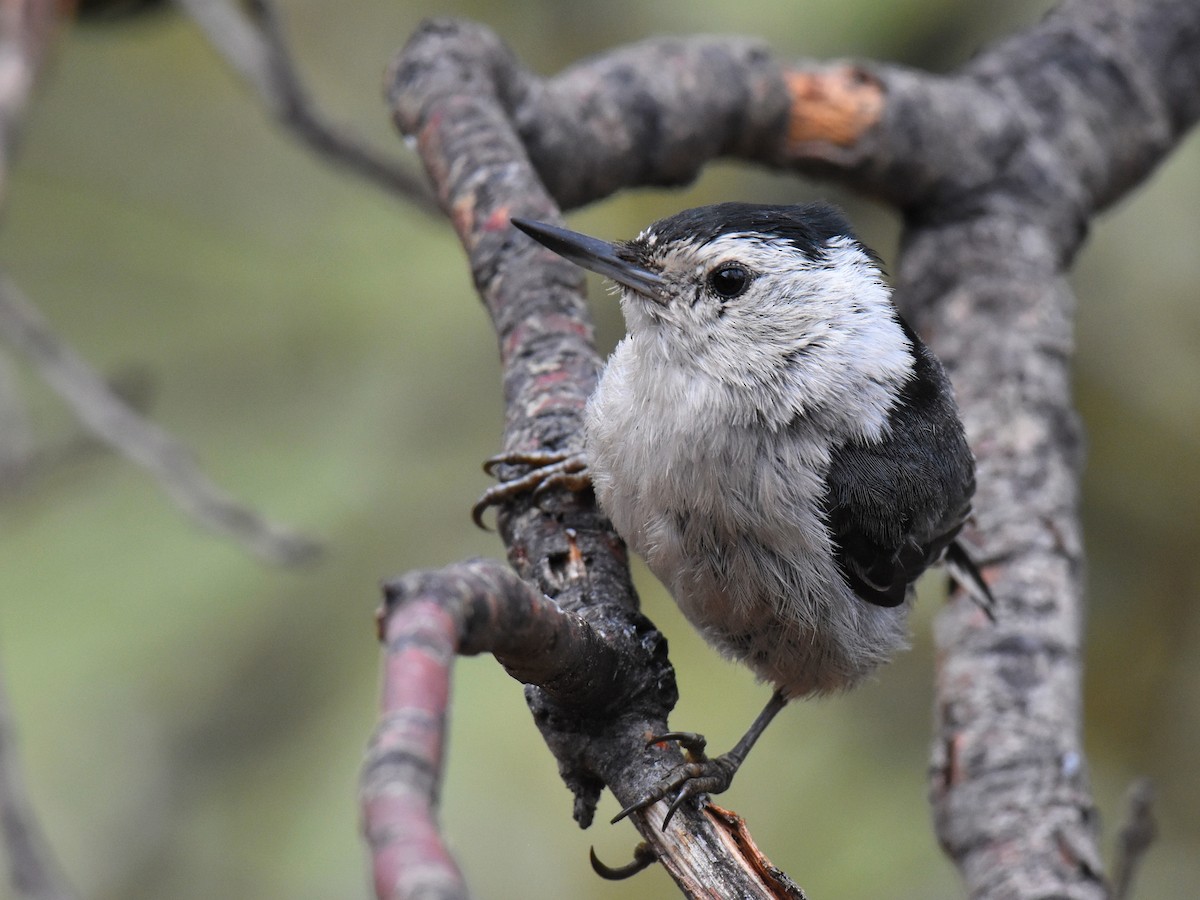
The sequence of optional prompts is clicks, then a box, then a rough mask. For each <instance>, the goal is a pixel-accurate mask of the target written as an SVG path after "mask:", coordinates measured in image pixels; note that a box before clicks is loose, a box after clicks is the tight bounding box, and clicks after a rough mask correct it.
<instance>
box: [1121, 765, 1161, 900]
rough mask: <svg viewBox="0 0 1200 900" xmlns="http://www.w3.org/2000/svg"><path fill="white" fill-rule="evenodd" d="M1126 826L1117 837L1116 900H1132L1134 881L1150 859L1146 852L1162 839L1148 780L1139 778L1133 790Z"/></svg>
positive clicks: (1130, 791) (1128, 794)
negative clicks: (1157, 840) (1145, 860)
mask: <svg viewBox="0 0 1200 900" xmlns="http://www.w3.org/2000/svg"><path fill="white" fill-rule="evenodd" d="M1125 802H1126V804H1127V807H1128V809H1127V811H1126V814H1125V815H1126V818H1125V823H1124V824H1123V825H1122V826H1121V831H1120V833H1119V834H1118V835H1117V859H1116V862H1115V863H1114V864H1113V890H1112V900H1129V898H1130V897H1132V896H1133V877H1134V875H1136V874H1137V870H1138V867H1139V866H1140V865H1141V863H1142V860H1143V859H1144V858H1145V856H1146V851H1148V850H1149V849H1150V847H1151V846H1152V845H1153V844H1154V841H1155V840H1156V839H1157V838H1158V822H1157V821H1156V820H1155V818H1154V785H1153V784H1152V783H1151V782H1150V779H1148V778H1139V779H1138V780H1137V781H1135V782H1134V783H1133V784H1131V785H1130V786H1129V791H1128V793H1127V794H1126V798H1125Z"/></svg>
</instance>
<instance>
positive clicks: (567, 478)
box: [471, 450, 591, 531]
mask: <svg viewBox="0 0 1200 900" xmlns="http://www.w3.org/2000/svg"><path fill="white" fill-rule="evenodd" d="M502 465H513V466H533V468H532V469H530V471H528V472H526V473H525V474H524V475H519V476H517V477H516V478H510V479H508V480H507V481H502V482H500V483H499V484H496V485H493V486H492V487H490V488H488V489H487V490H486V491H484V492H483V493H482V494H481V495H480V496H479V499H478V500H476V501H475V505H474V506H472V507H471V521H472V522H474V523H475V525H476V526H477V527H479V528H481V529H483V530H484V531H487V530H488V527H487V525H485V524H484V522H483V514H484V513H485V512H487V510H488V507H490V506H497V505H499V504H501V503H504V502H505V501H507V500H511V499H512V498H514V497H517V496H520V495H521V494H524V493H527V492H529V491H532V492H533V495H534V496H535V497H536V496H538V495H539V494H541V493H542V492H543V491H546V490H548V489H549V488H552V487H565V488H567V489H568V490H571V491H582V490H584V489H586V488H587V487H588V486H589V485H590V484H591V479H590V478H589V476H588V474H587V459H586V458H585V457H584V456H583V454H582V453H567V452H563V451H551V450H546V451H531V452H528V453H501V454H498V455H496V456H493V457H491V458H490V459H488V460H486V461H485V462H484V464H483V471H485V472H487V474H489V475H495V474H496V468H497V467H498V466H502Z"/></svg>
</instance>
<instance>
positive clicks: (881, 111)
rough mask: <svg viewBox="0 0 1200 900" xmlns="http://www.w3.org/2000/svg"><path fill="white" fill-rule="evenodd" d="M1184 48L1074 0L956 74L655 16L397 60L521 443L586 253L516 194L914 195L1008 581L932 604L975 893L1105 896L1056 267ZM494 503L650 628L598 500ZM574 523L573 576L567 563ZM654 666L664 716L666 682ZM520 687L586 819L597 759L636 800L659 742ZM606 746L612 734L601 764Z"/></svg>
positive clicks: (1157, 136)
mask: <svg viewBox="0 0 1200 900" xmlns="http://www.w3.org/2000/svg"><path fill="white" fill-rule="evenodd" d="M1198 45H1200V7H1198V6H1197V5H1196V4H1195V3H1192V2H1187V0H1156V2H1145V3H1138V4H1132V3H1125V2H1121V0H1104V2H1101V0H1067V2H1064V3H1063V4H1062V5H1061V6H1060V7H1059V9H1058V10H1056V11H1055V12H1054V13H1053V14H1051V15H1050V16H1048V17H1047V18H1046V19H1045V20H1043V21H1042V22H1041V23H1039V24H1038V25H1036V26H1034V27H1032V28H1030V29H1029V30H1027V31H1026V32H1024V33H1023V34H1020V35H1017V36H1016V37H1014V38H1012V39H1010V40H1008V41H1005V42H1002V43H1000V44H998V45H996V46H994V47H992V48H990V49H988V50H987V51H985V52H984V53H982V54H980V55H979V56H978V57H976V58H975V59H974V60H973V61H972V62H971V63H969V64H968V65H966V66H964V67H963V68H962V69H961V70H960V71H958V72H956V73H952V74H951V75H948V76H932V75H928V74H925V73H921V72H916V71H912V70H909V69H904V68H900V67H895V66H888V65H882V64H876V63H866V62H861V63H836V64H815V63H808V62H785V61H780V60H778V59H776V58H774V57H773V56H772V55H771V54H770V53H769V52H768V50H767V49H766V48H765V47H764V45H763V44H761V43H759V42H757V41H751V40H739V39H713V38H664V39H656V40H652V41H647V42H644V43H641V44H636V45H632V46H629V47H624V48H620V49H617V50H614V51H612V52H611V53H607V54H605V55H603V56H599V57H596V58H594V59H591V60H587V61H585V62H583V63H580V64H579V65H577V66H574V67H572V68H570V69H568V70H566V71H565V72H563V73H561V74H560V75H558V76H555V77H553V78H549V79H541V78H538V77H536V76H534V75H532V74H530V73H529V72H528V71H526V70H525V69H524V68H522V67H521V66H520V64H519V63H518V62H517V61H516V60H515V58H514V57H513V56H512V54H511V53H510V52H509V51H508V50H507V48H505V47H504V45H503V44H502V43H501V42H500V41H499V40H498V39H497V38H496V37H495V36H494V35H493V34H492V33H491V32H489V31H488V30H487V29H485V28H483V27H481V26H477V25H473V24H470V23H463V22H454V21H448V20H438V21H434V22H430V23H428V24H426V25H425V26H424V27H422V28H421V29H420V30H419V31H418V33H417V34H416V35H414V37H413V38H412V39H411V41H410V42H409V45H408V46H407V47H406V48H405V50H404V51H403V52H402V53H401V54H400V55H399V56H398V57H397V60H396V61H395V62H394V64H393V66H392V68H391V70H390V73H389V76H388V85H389V98H390V101H391V103H392V107H393V111H394V115H395V118H396V122H397V124H398V126H399V127H400V129H401V131H402V132H404V133H405V134H406V135H411V136H415V137H416V138H417V141H418V146H419V150H420V153H421V156H422V159H423V161H424V163H425V166H426V169H427V171H428V172H429V174H430V177H431V179H432V181H433V183H434V185H435V188H436V190H437V193H438V197H439V200H440V202H441V204H442V206H443V208H444V209H445V210H446V211H447V212H448V213H449V215H450V216H451V219H452V221H453V222H454V225H455V228H456V230H457V232H458V234H459V236H460V238H461V240H462V242H463V245H464V247H465V249H466V251H467V256H468V261H469V264H470V267H471V271H472V273H473V275H474V278H475V282H476V285H477V287H478V289H479V292H480V295H481V296H482V298H483V300H484V302H485V304H486V306H487V308H488V311H489V313H490V314H491V316H492V320H493V322H494V324H495V326H496V330H497V334H498V337H499V342H500V349H501V357H502V359H503V362H504V373H505V374H504V379H505V400H506V404H507V425H506V434H505V447H506V449H508V450H510V451H518V450H519V451H532V450H538V449H549V450H570V449H575V448H576V446H577V444H576V442H577V440H578V438H577V434H578V427H579V419H580V412H581V410H582V407H583V404H584V402H585V400H586V398H587V396H588V394H589V393H590V391H591V389H592V387H593V385H594V382H595V377H596V373H597V371H598V366H599V361H598V359H597V357H596V354H595V351H594V349H593V347H592V344H591V330H590V325H589V323H588V318H587V313H586V309H585V308H584V305H583V299H582V293H581V289H580V276H579V274H578V273H577V272H576V271H575V270H574V269H573V268H572V267H571V266H570V265H569V264H567V263H565V262H563V261H561V260H559V259H558V258H557V257H553V256H552V255H550V254H549V253H547V252H545V251H540V250H538V249H536V248H534V247H533V246H532V245H531V244H530V243H529V242H525V241H520V240H516V239H515V232H514V231H513V229H512V228H511V227H510V225H509V222H508V219H509V217H510V216H511V215H522V216H529V217H532V218H539V219H543V220H549V221H554V220H555V219H556V218H557V217H558V215H559V213H558V208H563V209H565V208H570V207H575V206H579V205H582V204H584V203H588V202H591V201H593V200H596V199H599V198H602V197H605V196H607V195H609V194H611V193H613V192H615V191H617V190H619V189H621V188H625V187H632V186H636V185H662V186H667V185H677V184H682V183H685V182H687V181H689V180H690V179H692V178H694V177H695V176H696V175H697V174H698V173H699V171H700V170H701V168H702V167H703V166H704V165H705V164H706V163H707V162H708V161H710V160H712V159H714V158H716V157H734V158H739V159H743V160H746V161H750V162H754V163H759V164H765V165H769V166H772V167H775V168H784V169H792V170H795V171H799V172H804V173H806V174H810V175H815V176H822V177H830V178H836V179H839V180H841V181H844V182H846V183H848V184H850V185H851V186H853V187H855V188H857V189H859V190H862V191H864V192H866V193H869V194H872V195H874V196H877V197H880V198H882V199H884V200H886V201H887V202H889V203H891V204H893V205H895V206H896V207H897V208H898V209H899V210H900V211H901V212H902V213H903V215H904V220H905V230H904V235H903V246H902V255H901V258H900V260H899V261H898V266H897V267H896V268H897V271H898V275H897V285H896V287H897V302H898V303H899V304H900V306H901V307H902V309H903V310H904V311H905V313H906V314H907V315H908V316H909V317H910V319H911V320H912V321H913V323H914V324H915V325H916V326H917V327H918V328H919V329H920V330H921V331H923V333H924V334H925V335H926V336H927V337H928V338H929V340H930V342H931V344H932V345H933V346H934V348H935V349H936V351H937V352H938V354H939V355H940V356H941V358H942V359H943V360H944V361H945V362H946V364H947V367H948V369H949V370H950V372H951V375H952V377H953V380H954V383H955V386H956V389H957V391H958V394H959V399H960V404H961V406H962V408H963V410H964V413H965V418H966V420H967V426H968V432H969V434H970V436H971V439H972V443H973V446H974V448H975V451H976V454H977V456H978V459H979V493H978V497H977V503H976V508H977V510H978V529H977V534H976V535H975V541H976V543H977V544H978V545H980V547H981V548H982V549H981V550H980V551H979V553H980V557H981V559H982V561H983V562H984V564H985V573H986V575H987V577H988V579H989V581H990V582H991V583H992V586H993V590H994V592H995V593H996V595H997V597H998V599H999V601H1000V610H999V614H998V618H999V621H998V623H997V624H995V625H990V624H988V623H987V621H986V620H985V619H984V618H983V616H982V615H980V614H979V613H978V612H977V611H976V610H974V609H973V607H972V606H970V605H969V604H954V605H951V606H950V607H948V608H947V609H946V610H945V611H944V612H943V613H942V614H941V615H940V617H939V620H938V626H937V637H938V647H939V674H938V683H937V686H936V700H935V710H936V717H935V734H934V741H933V766H932V776H931V794H932V801H933V805H934V812H935V820H936V824H937V830H938V836H939V838H940V840H941V842H942V845H943V846H944V848H945V850H946V852H947V853H948V854H949V856H950V857H951V859H952V860H953V861H954V863H955V864H956V865H957V866H958V868H959V870H960V871H961V873H962V875H963V878H964V879H965V881H966V884H967V886H968V889H969V891H970V893H971V895H972V896H973V897H979V898H1020V897H1043V896H1062V897H1074V898H1092V897H1104V896H1106V895H1107V893H1108V886H1107V884H1106V882H1105V879H1104V876H1103V873H1102V867H1101V864H1100V860H1099V853H1098V851H1097V833H1096V824H1095V816H1094V811H1093V804H1092V800H1091V794H1090V788H1089V785H1088V779H1087V769H1086V765H1085V761H1084V756H1083V751H1082V747H1081V739H1080V730H1081V723H1080V674H1081V673H1080V665H1081V653H1080V647H1081V632H1082V622H1083V585H1082V571H1083V553H1082V538H1081V535H1080V527H1079V517H1078V479H1079V472H1080V467H1081V462H1082V452H1081V435H1080V426H1079V422H1078V419H1077V416H1076V414H1075V412H1074V410H1073V405H1072V401H1071V392H1070V372H1069V368H1070V360H1071V353H1072V347H1073V334H1072V316H1073V312H1074V304H1075V300H1074V297H1073V296H1072V294H1071V292H1070V290H1069V288H1068V287H1067V284H1066V282H1065V279H1064V273H1065V271H1066V269H1067V268H1068V266H1069V264H1070V261H1071V259H1072V257H1073V256H1074V254H1075V252H1076V251H1077V250H1078V248H1079V246H1080V244H1081V242H1082V241H1083V239H1084V237H1085V235H1086V231H1087V226H1088V223H1089V222H1090V220H1091V219H1092V218H1093V217H1094V216H1095V215H1096V214H1097V213H1098V212H1100V211H1101V210H1103V209H1104V208H1105V207H1106V206H1108V205H1110V204H1111V203H1113V202H1114V201H1115V200H1116V199H1118V198H1119V197H1120V196H1122V195H1123V194H1124V193H1125V192H1126V191H1128V190H1129V189H1130V188H1131V187H1133V186H1134V185H1136V184H1137V183H1138V182H1139V181H1140V180H1142V179H1143V178H1145V177H1146V175H1148V174H1149V173H1150V172H1151V171H1152V170H1153V168H1154V167H1155V166H1156V165H1157V164H1158V162H1159V161H1161V159H1162V158H1163V157H1164V155H1165V154H1166V153H1167V152H1169V150H1170V149H1171V148H1172V147H1173V146H1174V145H1175V144H1176V143H1177V142H1178V140H1179V139H1180V137H1181V136H1182V134H1183V133H1184V132H1185V131H1186V130H1187V129H1188V128H1189V127H1190V126H1191V125H1192V124H1193V123H1194V122H1195V120H1196V118H1197V116H1198V115H1200V91H1198V90H1197V85H1200V46H1198ZM500 525H501V531H502V534H503V536H504V538H505V541H506V543H507V545H508V547H509V559H510V561H511V562H512V563H513V565H514V567H515V568H516V570H517V572H518V573H519V574H520V575H521V576H522V577H523V578H525V579H526V580H528V581H529V582H530V583H531V584H533V585H535V586H536V587H537V589H538V590H540V591H541V592H543V593H545V594H547V595H548V596H550V597H553V598H555V599H556V600H557V602H558V604H559V605H560V606H561V607H562V608H563V609H566V610H569V611H570V612H572V613H574V614H576V615H578V616H579V617H580V619H581V620H582V621H584V622H586V623H588V625H589V626H591V627H592V628H594V629H595V630H596V632H597V633H598V634H600V635H604V636H606V637H607V636H610V635H613V634H615V633H619V632H621V631H622V630H623V629H629V628H634V629H640V628H644V627H646V626H645V625H644V620H641V619H640V617H639V616H638V615H637V613H636V599H635V598H634V596H633V593H632V590H631V588H630V586H629V581H628V572H627V569H626V567H625V564H624V556H623V550H622V548H621V545H620V543H619V541H618V540H617V539H616V537H615V535H613V533H612V532H611V530H610V529H609V527H608V526H607V523H605V522H604V521H603V519H602V518H601V517H600V516H599V514H598V513H597V511H596V510H595V508H594V506H592V505H589V503H588V502H587V501H586V498H584V499H581V498H578V497H574V496H570V495H566V494H564V495H561V496H558V495H553V494H552V495H550V496H548V497H547V498H545V500H544V501H542V502H540V503H538V504H533V503H532V502H531V501H530V500H529V499H528V498H525V499H518V500H516V501H514V502H513V503H512V504H510V505H509V506H508V507H506V508H505V509H504V510H502V512H501V516H500ZM568 529H574V534H575V535H577V537H574V538H568ZM572 546H574V547H575V548H576V551H577V552H578V554H579V556H580V557H581V558H582V560H583V562H584V564H585V569H586V573H587V577H586V578H583V579H579V580H574V579H567V580H564V579H563V577H562V573H563V571H565V569H564V560H568V559H570V558H571V554H572V552H574V551H572V549H571V548H572ZM645 633H646V634H651V633H652V632H650V631H646V632H645ZM655 659H656V662H655V665H656V666H659V665H661V664H660V662H658V661H657V657H655ZM660 671H661V675H660V676H659V678H660V680H661V681H662V682H663V683H664V684H665V683H667V682H670V687H669V689H667V688H664V689H663V691H662V692H661V693H660V694H659V695H658V697H659V705H658V708H657V709H656V711H655V713H654V716H662V717H664V719H663V720H664V721H665V714H666V711H667V710H669V708H670V705H671V703H672V702H673V691H674V686H673V682H671V681H670V679H671V676H670V670H669V669H668V668H665V667H663V668H661V670H660ZM530 699H531V705H532V706H533V709H534V712H535V717H536V718H537V719H538V721H539V725H541V726H542V728H543V731H544V732H545V733H546V735H547V739H548V742H549V744H550V747H551V749H552V750H553V751H554V752H555V754H556V755H557V756H558V758H559V761H560V768H561V769H562V771H563V774H564V776H565V777H566V780H567V783H568V784H569V785H571V786H572V788H573V789H574V790H575V792H576V797H577V818H578V819H579V820H580V821H581V822H582V823H585V824H586V822H587V821H588V819H589V818H590V808H591V804H592V803H594V796H595V793H596V792H597V791H598V790H599V786H600V784H601V783H604V784H607V785H609V786H611V787H612V788H613V790H614V792H615V793H616V794H617V796H618V799H621V800H624V799H625V797H626V796H628V794H627V791H628V789H629V787H630V786H631V785H633V784H635V783H636V779H631V777H630V772H631V771H632V770H635V769H638V768H644V767H647V766H649V767H650V768H651V769H653V768H654V766H655V765H658V764H660V763H659V761H658V760H657V759H651V758H649V757H648V755H647V753H646V752H645V750H644V748H643V749H639V748H638V747H637V742H636V740H634V738H633V735H631V734H628V733H625V734H623V735H622V736H621V737H620V738H615V737H613V736H614V735H615V734H616V733H617V732H616V731H614V730H613V724H612V723H613V721H614V719H613V716H614V715H616V716H617V718H618V719H619V718H621V714H620V713H618V712H614V711H616V710H619V709H620V707H619V705H614V703H608V704H604V703H601V704H600V707H599V708H601V709H604V710H607V711H606V712H604V713H597V714H592V715H589V713H588V711H587V710H582V709H578V708H571V707H569V706H566V707H564V706H563V705H562V704H559V703H557V702H556V701H555V700H554V699H553V698H551V697H549V696H547V694H546V692H545V691H542V690H540V689H534V690H531V692H530ZM653 718H654V717H653V716H652V717H648V719H653ZM582 721H586V722H587V725H586V727H584V726H581V725H580V722H582ZM642 724H643V721H639V727H641V726H642ZM635 730H636V729H635ZM643 733H644V732H643ZM600 735H603V737H598V736H600ZM614 740H615V743H612V741H614ZM606 741H609V743H606ZM599 746H604V747H605V748H606V751H607V749H608V748H610V747H615V748H616V750H615V752H616V755H614V756H605V757H604V759H603V761H601V760H600V759H599V757H598V753H599V751H598V750H597V747H599ZM702 818H703V817H697V816H692V817H691V818H689V819H688V820H686V821H685V822H684V823H681V825H682V826H683V827H687V828H691V827H695V826H696V824H697V820H698V819H702ZM648 819H649V817H647V820H640V821H638V822H637V824H638V825H639V827H640V828H642V830H643V833H644V834H646V835H647V836H648V837H651V835H652V834H653V832H655V831H656V829H655V828H654V827H652V826H653V823H651V822H649V821H648ZM648 825H649V826H651V827H647V826H648ZM656 849H659V851H660V858H663V860H664V862H667V863H668V867H669V868H670V867H671V865H673V863H672V862H669V860H672V859H674V857H672V856H671V855H670V854H671V851H670V849H669V848H667V847H665V846H661V845H656ZM673 874H676V877H677V879H678V880H680V883H681V885H682V884H684V881H683V879H681V878H679V876H678V874H677V873H676V872H674V871H673ZM685 889H686V888H685ZM773 889H775V888H772V887H764V888H763V890H765V891H769V890H773ZM785 889H787V890H790V888H785ZM715 890H716V891H717V894H716V895H724V896H741V895H743V894H738V893H737V891H736V890H730V889H729V888H728V886H718V887H717V888H715ZM722 890H724V891H725V892H724V894H721V893H720V892H721V891H722Z"/></svg>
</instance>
